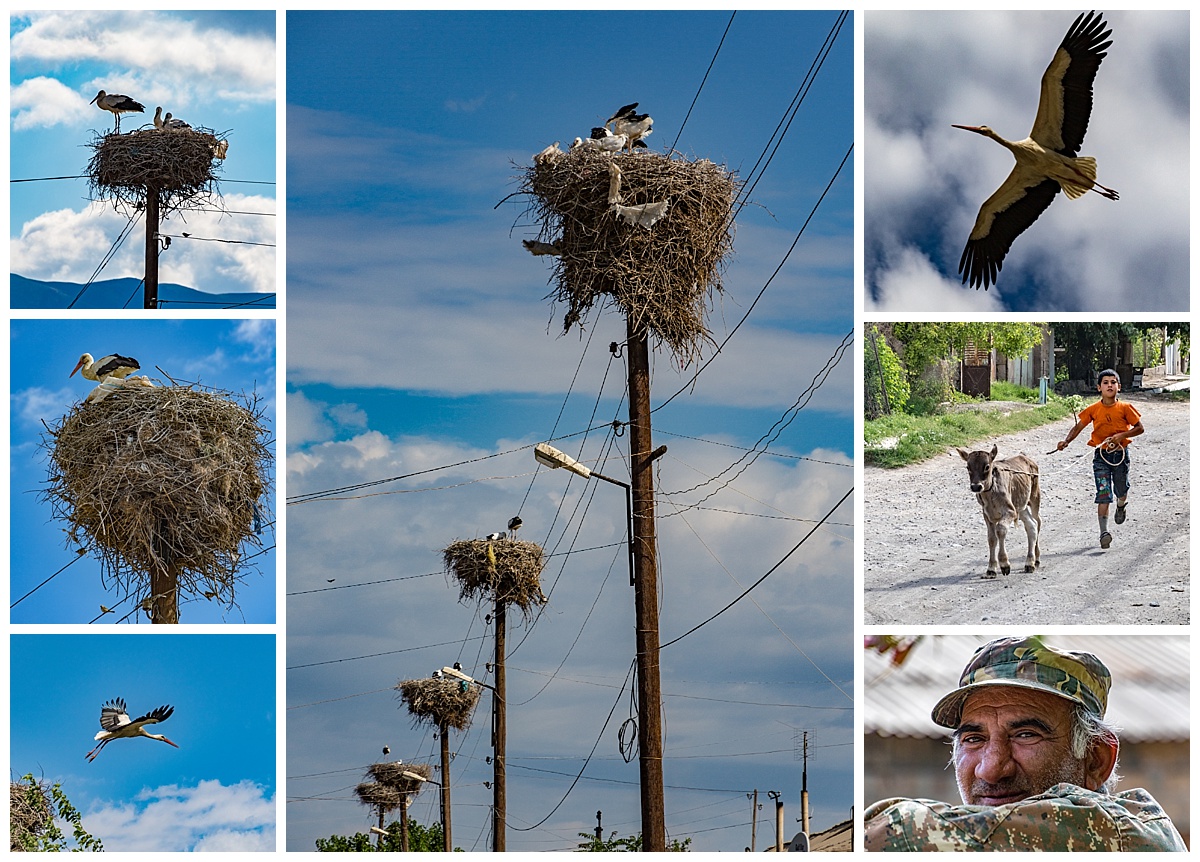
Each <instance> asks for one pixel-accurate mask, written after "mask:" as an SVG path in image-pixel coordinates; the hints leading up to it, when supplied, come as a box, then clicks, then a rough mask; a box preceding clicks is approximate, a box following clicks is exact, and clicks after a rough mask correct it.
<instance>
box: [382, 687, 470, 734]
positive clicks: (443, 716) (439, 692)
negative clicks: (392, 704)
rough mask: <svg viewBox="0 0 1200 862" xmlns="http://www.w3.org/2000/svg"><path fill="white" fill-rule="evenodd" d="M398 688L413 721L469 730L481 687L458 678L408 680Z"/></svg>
mask: <svg viewBox="0 0 1200 862" xmlns="http://www.w3.org/2000/svg"><path fill="white" fill-rule="evenodd" d="M396 689H397V690H398V691H399V692H400V699H401V700H403V701H404V703H405V705H406V706H407V707H408V711H409V714H410V715H412V717H413V723H414V724H419V723H420V722H422V721H427V722H429V723H430V724H433V725H436V726H438V727H440V726H441V725H443V724H445V725H446V726H447V727H453V728H454V729H455V730H466V729H467V728H468V727H470V726H471V713H472V712H474V710H475V704H477V703H478V702H479V686H475V685H471V684H470V683H464V682H463V681H462V680H457V679H433V678H432V677H430V678H426V679H407V680H402V681H401V682H400V683H399V684H398V685H397V686H396Z"/></svg>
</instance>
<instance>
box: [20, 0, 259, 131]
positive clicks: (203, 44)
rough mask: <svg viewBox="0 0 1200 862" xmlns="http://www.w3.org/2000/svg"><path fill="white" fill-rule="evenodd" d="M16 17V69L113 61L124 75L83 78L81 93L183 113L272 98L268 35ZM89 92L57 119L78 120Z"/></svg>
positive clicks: (94, 17) (118, 18) (167, 23)
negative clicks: (201, 104)
mask: <svg viewBox="0 0 1200 862" xmlns="http://www.w3.org/2000/svg"><path fill="white" fill-rule="evenodd" d="M19 20H20V21H21V22H22V23H26V24H27V26H25V27H23V28H22V29H20V30H18V31H17V32H16V33H14V34H13V36H12V39H11V40H10V50H11V59H12V63H13V66H14V69H15V70H17V71H18V72H19V70H20V68H21V64H23V63H27V62H28V63H37V64H41V65H44V66H50V67H52V68H57V67H65V66H72V65H76V64H79V63H105V64H112V65H114V66H116V67H117V68H120V69H124V70H125V71H124V72H123V73H120V74H118V75H114V76H106V77H105V78H103V79H96V80H94V81H90V82H88V84H87V85H86V89H89V90H91V91H92V93H94V92H95V91H96V90H100V89H104V90H106V91H108V92H129V93H131V94H136V97H137V98H139V99H141V100H142V101H143V102H144V103H145V104H151V103H154V102H160V103H161V102H164V101H169V102H170V103H171V104H174V105H178V106H180V107H183V108H186V107H189V106H190V105H193V104H195V103H196V102H197V101H200V100H205V99H211V98H213V97H214V96H215V97H216V98H218V99H226V100H228V99H234V100H238V101H245V102H266V101H271V100H272V99H274V98H275V75H276V68H275V41H274V39H273V38H271V37H268V36H263V35H256V34H248V33H235V32H232V31H229V30H225V29H222V28H219V27H205V26H204V25H203V24H201V23H199V22H196V21H188V20H185V19H183V18H180V17H178V16H176V15H170V14H166V13H161V12H147V11H144V10H138V11H129V12H115V11H107V10H106V11H97V12H36V13H31V14H29V15H27V16H22V17H21V19H19ZM232 82H236V83H232ZM92 93H88V94H87V95H85V97H84V99H82V100H80V102H79V105H78V106H74V105H68V104H63V105H61V106H60V107H61V110H60V111H59V119H58V120H57V122H74V121H76V120H77V119H79V117H78V116H77V114H79V113H81V112H80V111H79V110H78V108H79V107H80V106H83V107H86V99H88V98H91V95H92ZM15 107H17V105H16V103H15V102H14V108H15ZM91 110H93V111H94V110H95V109H94V108H93V109H91ZM168 110H170V108H168ZM176 113H178V111H177V112H176Z"/></svg>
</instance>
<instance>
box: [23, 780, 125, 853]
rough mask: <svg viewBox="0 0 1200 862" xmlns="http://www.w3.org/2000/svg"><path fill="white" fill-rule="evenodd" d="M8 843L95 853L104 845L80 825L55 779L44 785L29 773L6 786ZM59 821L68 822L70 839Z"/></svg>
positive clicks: (25, 848)
mask: <svg viewBox="0 0 1200 862" xmlns="http://www.w3.org/2000/svg"><path fill="white" fill-rule="evenodd" d="M9 791H10V799H9V827H10V846H11V848H12V849H13V850H23V851H27V852H34V851H44V852H52V853H57V852H61V851H63V850H73V851H88V852H99V851H101V850H103V849H104V844H103V843H101V841H100V839H99V838H93V837H92V836H91V835H90V834H89V833H88V831H87V830H86V829H84V828H83V817H82V815H80V813H79V811H78V810H77V809H76V808H75V806H74V805H72V804H71V800H69V799H67V795H66V794H65V793H63V790H62V785H61V783H59V782H55V783H54V784H53V785H51V786H50V787H47V786H46V785H45V784H43V783H42V782H40V781H38V780H36V779H35V778H34V777H33V775H32V774H31V773H26V774H25V775H23V776H22V777H21V781H20V782H19V783H16V784H13V785H11V786H10V787H9ZM59 822H62V823H65V824H68V825H70V827H71V832H72V838H73V839H74V846H72V845H71V839H68V838H67V836H65V835H64V834H63V831H62V828H61V827H60V826H59Z"/></svg>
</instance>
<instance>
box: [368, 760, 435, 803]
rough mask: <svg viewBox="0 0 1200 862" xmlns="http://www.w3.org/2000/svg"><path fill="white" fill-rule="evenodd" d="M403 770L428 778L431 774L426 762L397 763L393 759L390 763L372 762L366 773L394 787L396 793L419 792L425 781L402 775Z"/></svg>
mask: <svg viewBox="0 0 1200 862" xmlns="http://www.w3.org/2000/svg"><path fill="white" fill-rule="evenodd" d="M405 772H409V773H412V774H413V775H419V776H421V778H429V776H430V775H432V774H433V770H432V769H431V768H430V766H429V764H428V763H397V762H395V761H393V762H391V763H372V764H371V765H370V767H368V768H367V775H369V776H370V777H371V778H373V779H375V781H376V782H377V783H379V784H382V785H384V786H386V787H389V788H393V789H395V790H396V791H397V792H398V793H403V794H406V795H412V794H416V793H420V792H421V788H422V787H423V786H424V785H425V782H424V781H418V780H416V779H415V778H409V777H407V776H406V775H404V773H405Z"/></svg>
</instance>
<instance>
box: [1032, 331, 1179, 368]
mask: <svg viewBox="0 0 1200 862" xmlns="http://www.w3.org/2000/svg"><path fill="white" fill-rule="evenodd" d="M1051 328H1052V329H1053V330H1054V343H1055V344H1056V345H1057V346H1058V347H1062V348H1065V350H1066V354H1067V370H1068V379H1070V380H1087V381H1089V382H1090V381H1091V380H1092V379H1093V377H1094V376H1095V374H1096V372H1098V371H1100V370H1102V369H1104V368H1109V367H1112V366H1114V365H1116V364H1117V362H1116V359H1117V350H1118V348H1119V347H1120V344H1121V341H1122V340H1124V339H1129V340H1131V341H1137V340H1139V339H1141V338H1144V337H1146V336H1147V335H1148V334H1149V333H1151V332H1152V331H1153V330H1156V329H1165V330H1166V332H1167V341H1179V343H1180V348H1181V349H1182V351H1183V353H1184V354H1187V353H1188V352H1190V348H1191V329H1190V327H1189V326H1188V324H1187V323H1180V322H1178V321H1176V322H1172V323H1055V324H1053V325H1052V327H1051Z"/></svg>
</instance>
